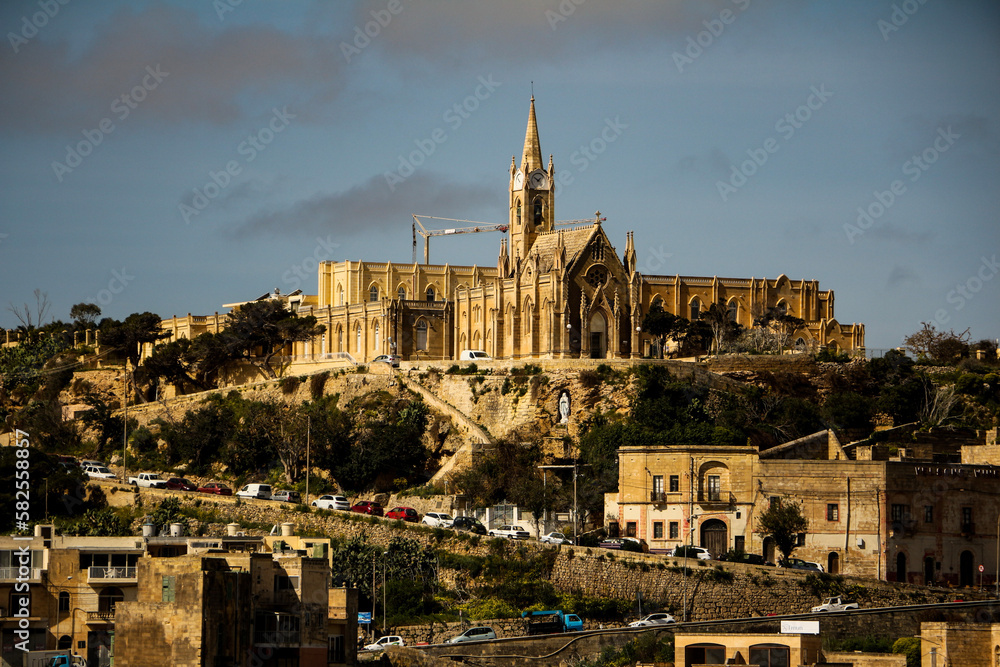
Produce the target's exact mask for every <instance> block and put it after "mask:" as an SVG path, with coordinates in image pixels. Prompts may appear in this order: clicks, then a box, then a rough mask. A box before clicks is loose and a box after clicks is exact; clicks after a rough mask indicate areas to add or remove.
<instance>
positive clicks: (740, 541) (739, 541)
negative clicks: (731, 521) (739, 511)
mask: <svg viewBox="0 0 1000 667" xmlns="http://www.w3.org/2000/svg"><path fill="white" fill-rule="evenodd" d="M737 518H739V517H737ZM746 546H747V540H746V538H745V537H744V536H743V535H737V536H736V537H734V538H733V549H734V550H736V551H740V552H742V551H746Z"/></svg>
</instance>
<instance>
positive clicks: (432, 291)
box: [427, 287, 434, 301]
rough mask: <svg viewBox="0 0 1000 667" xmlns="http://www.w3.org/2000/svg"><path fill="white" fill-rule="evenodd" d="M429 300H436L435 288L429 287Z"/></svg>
mask: <svg viewBox="0 0 1000 667" xmlns="http://www.w3.org/2000/svg"><path fill="white" fill-rule="evenodd" d="M427 300H428V301H433V300H434V288H433V287H428V288H427Z"/></svg>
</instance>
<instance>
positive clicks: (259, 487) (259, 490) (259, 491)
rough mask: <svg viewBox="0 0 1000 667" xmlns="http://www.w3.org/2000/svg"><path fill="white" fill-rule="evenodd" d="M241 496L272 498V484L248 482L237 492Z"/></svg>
mask: <svg viewBox="0 0 1000 667" xmlns="http://www.w3.org/2000/svg"><path fill="white" fill-rule="evenodd" d="M236 495H238V496H239V497H240V498H260V499H261V500H270V499H271V485H270V484H247V485H246V486H244V487H243V488H242V489H240V490H239V491H237V492H236Z"/></svg>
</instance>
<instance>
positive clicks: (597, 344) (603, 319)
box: [587, 308, 610, 359]
mask: <svg viewBox="0 0 1000 667" xmlns="http://www.w3.org/2000/svg"><path fill="white" fill-rule="evenodd" d="M609 321H610V318H609V317H608V316H607V314H606V313H605V312H604V309H602V308H597V309H595V310H594V312H593V313H591V314H590V320H589V321H588V323H587V334H588V347H587V349H588V350H589V351H590V358H591V359H604V358H605V357H607V350H608V322H609Z"/></svg>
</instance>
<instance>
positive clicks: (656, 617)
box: [628, 612, 677, 628]
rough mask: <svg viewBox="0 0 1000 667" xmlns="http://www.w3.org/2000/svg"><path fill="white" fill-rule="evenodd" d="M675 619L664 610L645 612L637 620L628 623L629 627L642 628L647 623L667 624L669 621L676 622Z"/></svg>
mask: <svg viewBox="0 0 1000 667" xmlns="http://www.w3.org/2000/svg"><path fill="white" fill-rule="evenodd" d="M676 622H677V621H676V619H674V617H673V616H671V615H670V614H668V613H666V612H657V613H655V614H647V615H646V616H643V617H642V618H640V619H639V620H638V621H632V622H631V623H629V624H628V627H630V628H644V627H646V626H647V625H667V624H669V623H676Z"/></svg>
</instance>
